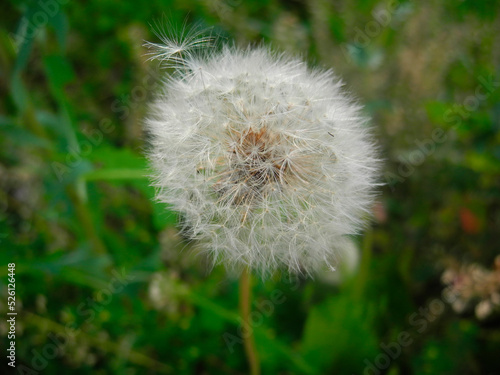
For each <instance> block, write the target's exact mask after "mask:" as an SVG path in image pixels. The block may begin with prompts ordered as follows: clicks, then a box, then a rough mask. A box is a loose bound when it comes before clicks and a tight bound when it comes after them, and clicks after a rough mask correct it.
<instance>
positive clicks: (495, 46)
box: [0, 0, 500, 375]
mask: <svg viewBox="0 0 500 375" xmlns="http://www.w3.org/2000/svg"><path fill="white" fill-rule="evenodd" d="M1 8H2V11H1V15H0V20H1V28H0V94H1V100H0V186H1V189H0V248H1V252H0V285H1V296H0V315H1V316H4V317H5V318H2V319H1V321H0V333H1V337H2V338H1V340H0V342H1V349H2V353H3V354H2V356H1V357H2V359H1V362H2V363H1V365H2V366H5V365H6V363H7V361H8V360H7V359H6V358H5V353H6V349H7V348H8V345H10V344H8V342H9V341H10V340H8V339H7V330H8V325H7V321H6V320H7V318H6V317H7V315H6V313H7V312H8V310H7V308H8V306H7V303H6V302H7V273H8V270H7V264H8V263H11V262H15V263H16V271H15V272H16V275H15V278H16V287H17V289H16V311H18V313H19V315H18V317H17V324H16V329H17V332H16V359H17V361H16V364H17V367H16V370H17V372H16V373H19V374H126V375H127V374H131V375H132V374H245V373H247V371H248V370H247V363H246V359H245V355H244V350H243V346H242V345H241V336H242V333H244V332H242V329H241V325H240V323H239V318H238V310H237V306H238V282H237V280H235V279H234V278H231V277H230V276H228V275H227V273H226V271H225V270H224V268H223V267H216V268H215V269H214V270H213V271H211V272H210V268H209V266H208V261H207V260H206V259H205V258H203V257H202V256H196V254H193V252H192V251H191V245H190V244H188V243H187V242H186V241H185V240H184V239H183V238H181V237H180V236H179V235H178V232H177V230H176V229H175V224H176V221H177V216H176V214H175V213H172V212H169V211H168V209H167V208H166V207H165V206H163V205H160V204H157V203H155V202H154V201H153V195H154V190H153V189H152V188H151V187H149V186H148V179H147V178H146V177H145V176H146V175H147V173H148V171H147V163H146V160H145V157H144V149H145V147H147V145H146V143H145V135H144V130H143V126H142V121H143V118H144V116H145V113H146V111H147V103H148V101H150V100H151V98H152V97H153V96H154V93H155V92H157V90H158V89H159V87H160V82H161V79H162V77H164V76H165V75H167V74H169V73H170V71H169V70H168V69H161V68H159V67H158V64H157V63H154V62H148V61H147V56H145V54H146V52H147V51H146V50H145V48H144V47H143V43H144V41H145V40H148V41H153V42H158V39H157V37H156V36H155V35H154V33H153V32H152V28H151V25H155V24H158V23H160V24H161V22H162V18H163V17H165V15H166V17H167V18H168V19H169V20H170V21H172V22H173V23H176V24H181V25H182V23H183V22H186V23H187V25H188V27H189V26H190V25H192V24H195V23H196V24H198V25H201V26H206V27H213V33H215V34H216V35H219V36H221V38H223V39H226V40H228V41H232V40H234V41H235V42H236V43H237V44H238V45H241V46H246V45H247V44H249V43H259V42H261V41H264V43H269V44H271V45H272V46H274V48H275V49H277V50H281V51H289V52H290V53H293V54H300V55H302V56H304V58H306V59H307V60H308V62H309V63H310V64H311V65H317V66H323V67H328V68H329V67H331V68H334V70H335V71H336V72H337V73H338V74H339V75H341V76H342V77H343V78H344V80H345V82H346V84H347V86H348V87H349V88H350V89H351V90H352V91H353V92H354V93H355V94H356V96H357V97H358V98H359V99H360V100H361V101H362V102H363V103H365V104H366V111H367V113H368V114H369V115H370V116H371V117H372V118H373V125H374V127H375V129H376V134H377V138H378V140H379V142H380V144H381V149H382V154H383V157H384V159H385V170H384V175H383V176H382V180H383V182H384V183H386V185H385V186H384V187H383V189H382V194H381V196H380V197H379V203H378V204H377V206H376V207H375V220H374V222H373V224H372V226H371V228H370V229H368V230H367V232H366V234H365V235H364V236H360V237H356V238H354V239H353V241H354V245H353V246H354V247H355V248H356V249H355V250H354V249H351V253H350V254H351V257H348V259H346V260H345V262H343V264H345V265H346V266H342V265H340V267H339V271H338V272H337V273H336V274H327V273H325V274H321V275H319V276H318V277H317V278H315V279H314V280H311V279H301V278H299V279H290V278H289V277H288V276H287V275H286V274H283V275H276V277H275V278H273V279H272V280H267V281H262V280H255V283H254V287H253V293H254V302H253V310H254V312H255V313H254V324H253V327H252V328H253V331H254V333H255V336H256V341H257V348H258V351H259V354H260V357H261V361H262V369H263V374H349V375H351V374H391V375H397V374H419V375H420V374H481V375H484V374H486V375H492V374H500V364H499V362H498V355H499V353H500V319H499V316H500V314H499V309H500V259H499V258H497V260H496V261H495V257H496V256H497V255H498V254H500V241H499V238H498V235H499V234H500V133H499V129H500V5H499V2H497V1H489V0H482V1H473V0H463V1H452V0H444V1H437V0H424V1H383V0H362V1H353V2H347V1H336V0H333V1H326V0H309V1H307V0H293V1H284V0H282V1H279V0H258V1H242V0H200V1H195V0H178V1H169V0H150V1H144V0H136V1H124V2H117V1H111V0H99V1H98V0H89V1H68V0H40V1H25V0H10V1H3V2H2V7H1ZM447 285H448V288H447V287H446V286H447ZM443 291H444V292H445V293H443ZM448 302H451V303H448Z"/></svg>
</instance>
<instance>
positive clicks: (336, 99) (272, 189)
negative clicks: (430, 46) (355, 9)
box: [147, 46, 379, 275]
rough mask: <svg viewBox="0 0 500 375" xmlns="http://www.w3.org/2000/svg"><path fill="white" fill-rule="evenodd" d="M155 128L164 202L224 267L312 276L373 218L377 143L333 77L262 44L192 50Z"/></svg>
mask: <svg viewBox="0 0 500 375" xmlns="http://www.w3.org/2000/svg"><path fill="white" fill-rule="evenodd" d="M169 48H171V47H169ZM147 128H148V131H149V133H150V142H151V150H150V159H151V163H152V166H153V169H154V172H155V180H154V185H155V186H156V187H157V188H158V194H157V197H158V199H159V200H160V201H162V202H165V203H167V204H169V205H170V206H171V207H172V208H173V209H174V210H176V211H178V212H180V213H181V215H182V218H183V222H182V224H183V226H182V229H183V231H184V233H185V235H187V236H188V237H189V238H191V239H194V240H196V243H197V244H199V246H200V248H202V249H204V250H206V251H208V252H210V253H211V255H212V256H213V260H214V263H218V262H222V263H224V264H226V265H227V266H229V267H230V268H234V267H236V268H239V267H241V266H247V267H250V268H253V269H255V270H256V271H257V272H260V273H261V274H263V275H265V274H268V273H269V272H272V271H274V270H275V269H278V268H287V269H288V270H289V271H291V272H298V273H308V274H312V273H314V272H315V271H317V270H319V269H321V268H322V267H324V265H325V264H326V265H329V266H330V267H332V266H334V265H335V264H336V263H337V257H338V254H339V251H338V250H339V249H340V248H341V247H342V246H344V244H345V241H346V236H347V235H351V234H356V233H358V231H359V230H360V229H361V227H362V226H363V223H364V222H365V219H366V216H367V215H366V214H368V213H369V212H370V208H371V205H372V200H373V192H374V187H375V186H376V185H377V181H376V180H377V174H378V169H379V168H378V167H379V162H378V160H377V156H376V147H375V146H374V143H373V140H372V136H371V134H370V131H369V128H368V127H367V120H366V118H365V117H364V116H363V115H362V114H361V113H360V106H359V105H358V104H356V103H355V102H354V101H353V100H352V99H351V98H350V97H349V96H348V95H346V93H345V92H344V91H343V90H342V83H341V81H340V80H339V79H338V78H336V77H335V76H334V75H333V73H332V72H331V71H324V70H320V69H309V68H308V67H307V66H306V64H305V63H304V62H302V61H300V60H298V59H295V58H292V57H290V56H287V55H283V54H281V55H277V54H275V53H273V52H271V51H270V50H269V49H266V48H262V47H258V48H249V49H245V50H242V49H239V48H236V47H232V46H225V47H224V48H223V49H222V50H221V51H218V52H216V51H213V52H211V53H207V54H204V55H203V56H201V57H195V56H194V55H193V54H188V55H187V56H186V57H185V58H184V59H183V61H182V69H179V71H178V72H177V74H176V75H173V76H172V77H170V78H169V79H168V80H167V82H166V83H165V87H164V90H163V93H162V94H161V95H160V96H159V97H158V99H157V100H156V102H155V103H153V104H152V107H151V112H150V115H149V118H148V119H147Z"/></svg>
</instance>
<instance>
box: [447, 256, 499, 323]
mask: <svg viewBox="0 0 500 375" xmlns="http://www.w3.org/2000/svg"><path fill="white" fill-rule="evenodd" d="M441 280H442V282H443V283H444V284H446V285H447V286H448V289H447V291H446V292H447V299H448V300H451V301H452V303H451V306H452V308H453V310H455V311H456V312H457V313H462V312H465V311H467V310H468V309H472V308H473V309H474V312H475V315H476V317H477V318H478V319H486V318H487V317H489V316H490V315H491V314H493V313H494V312H496V311H500V255H499V256H497V257H496V259H495V265H494V268H493V270H491V271H490V270H487V269H485V268H484V267H482V266H480V265H478V264H474V263H473V264H465V265H460V266H457V265H454V266H451V267H449V268H447V269H446V270H445V271H444V273H443V275H442V276H441Z"/></svg>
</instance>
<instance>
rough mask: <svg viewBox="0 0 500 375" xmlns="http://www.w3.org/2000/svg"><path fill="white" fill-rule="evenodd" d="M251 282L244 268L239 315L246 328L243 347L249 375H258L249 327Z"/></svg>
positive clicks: (257, 357) (255, 354) (251, 330)
mask: <svg viewBox="0 0 500 375" xmlns="http://www.w3.org/2000/svg"><path fill="white" fill-rule="evenodd" d="M251 300H252V293H251V282H250V273H249V272H248V270H247V269H246V268H245V269H244V270H243V272H242V273H241V277H240V302H239V306H240V314H241V319H242V320H243V325H244V326H246V327H248V334H246V335H243V345H244V346H245V353H246V356H247V360H248V364H249V366H250V374H251V375H260V362H259V356H258V354H257V350H256V348H255V339H254V335H253V328H252V327H251V324H252V323H251V320H250V308H251Z"/></svg>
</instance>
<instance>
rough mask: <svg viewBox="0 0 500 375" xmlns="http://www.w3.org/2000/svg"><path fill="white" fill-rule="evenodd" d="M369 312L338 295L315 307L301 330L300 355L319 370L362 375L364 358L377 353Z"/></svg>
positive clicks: (359, 304) (359, 303)
mask: <svg viewBox="0 0 500 375" xmlns="http://www.w3.org/2000/svg"><path fill="white" fill-rule="evenodd" d="M373 314H374V313H373V309H372V308H371V307H370V306H366V305H363V301H361V300H357V299H355V298H353V297H352V293H345V292H344V293H342V294H340V295H337V296H335V297H333V298H330V299H328V300H327V301H325V302H324V303H322V304H320V305H318V306H315V307H314V308H313V309H312V310H311V311H310V313H309V316H308V318H307V321H306V326H305V329H304V337H303V344H302V353H303V355H304V358H305V359H306V361H307V362H308V363H311V364H314V365H315V366H316V367H318V368H319V369H321V370H326V369H329V368H333V367H334V368H341V369H343V371H345V373H346V374H347V373H351V372H356V373H362V369H363V366H364V360H365V359H373V358H375V357H376V356H377V354H378V349H377V337H376V335H375V332H374V331H373Z"/></svg>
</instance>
